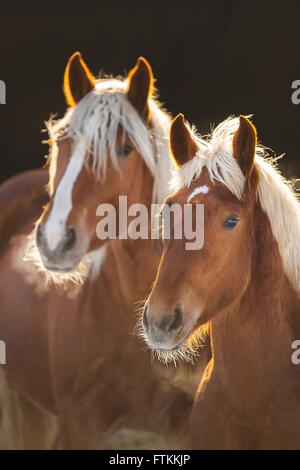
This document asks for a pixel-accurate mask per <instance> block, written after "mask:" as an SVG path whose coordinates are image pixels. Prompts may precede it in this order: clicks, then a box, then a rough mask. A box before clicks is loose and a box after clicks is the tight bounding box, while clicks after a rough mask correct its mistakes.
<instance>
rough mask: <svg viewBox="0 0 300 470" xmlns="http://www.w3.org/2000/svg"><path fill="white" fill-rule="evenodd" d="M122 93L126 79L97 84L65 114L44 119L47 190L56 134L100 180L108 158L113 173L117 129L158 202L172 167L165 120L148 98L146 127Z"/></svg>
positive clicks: (116, 165)
mask: <svg viewBox="0 0 300 470" xmlns="http://www.w3.org/2000/svg"><path fill="white" fill-rule="evenodd" d="M126 89H127V80H126V79H125V80H121V79H107V78H104V79H99V80H97V82H96V86H95V89H94V90H92V91H91V92H90V93H88V94H87V95H86V96H85V97H84V98H83V99H82V100H81V101H80V102H79V103H78V104H77V106H76V107H75V108H71V109H69V110H68V111H67V112H66V114H65V116H64V117H63V118H62V119H60V120H58V121H55V120H53V119H50V120H49V121H48V122H47V123H46V125H47V129H48V131H49V135H50V141H51V142H52V147H51V152H50V185H51V183H52V181H53V174H54V172H55V164H54V165H53V167H52V165H51V160H55V159H54V158H53V157H54V156H55V155H56V154H57V145H56V142H57V140H58V139H59V138H60V137H62V135H63V136H65V137H67V136H68V137H71V138H72V139H73V140H74V146H76V144H77V143H78V142H79V141H81V142H82V143H83V145H82V151H83V152H85V154H86V156H87V158H86V160H85V163H86V164H87V165H88V166H89V167H90V168H91V169H92V170H93V172H94V173H95V176H96V178H98V179H103V178H105V175H106V169H107V163H108V156H109V155H110V157H111V160H112V163H113V165H114V166H115V168H119V165H118V153H117V148H116V142H117V133H118V129H119V126H120V125H121V127H122V129H123V131H124V133H127V134H128V136H129V138H130V140H131V141H132V143H133V145H134V146H135V147H136V148H137V150H138V152H139V153H140V155H141V156H142V158H143V159H144V161H145V164H146V165H147V167H148V169H149V171H150V172H151V174H152V175H153V177H154V188H153V202H158V203H160V202H162V201H163V200H164V198H165V197H166V196H167V191H168V181H169V179H170V171H171V165H172V163H171V159H170V158H169V130H170V117H169V116H168V114H167V113H166V112H165V111H163V110H162V109H161V107H160V105H159V104H158V102H157V101H156V100H155V99H153V98H151V99H150V100H149V108H150V115H151V125H150V126H149V127H148V126H147V125H146V124H145V122H144V121H143V120H142V118H141V117H140V116H139V114H138V112H137V111H136V110H135V108H134V107H133V105H132V104H131V103H130V101H129V100H128V98H127V93H126Z"/></svg>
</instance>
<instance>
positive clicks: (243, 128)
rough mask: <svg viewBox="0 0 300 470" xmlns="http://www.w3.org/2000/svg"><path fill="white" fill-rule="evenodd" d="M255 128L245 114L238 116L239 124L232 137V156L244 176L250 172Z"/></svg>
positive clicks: (254, 145)
mask: <svg viewBox="0 0 300 470" xmlns="http://www.w3.org/2000/svg"><path fill="white" fill-rule="evenodd" d="M256 142H257V137H256V129H255V127H254V126H253V124H252V123H251V122H250V121H249V119H247V118H246V117H245V116H240V125H239V128H238V130H237V131H236V133H235V134H234V137H233V142H232V146H233V156H234V158H235V159H236V160H237V162H238V164H239V166H240V168H241V170H242V172H243V173H244V175H245V176H246V177H248V176H249V175H250V173H251V170H252V167H253V163H254V156H255V149H256Z"/></svg>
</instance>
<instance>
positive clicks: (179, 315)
mask: <svg viewBox="0 0 300 470" xmlns="http://www.w3.org/2000/svg"><path fill="white" fill-rule="evenodd" d="M182 322H183V312H182V308H181V307H176V308H175V310H174V319H173V321H172V322H171V323H170V324H169V326H168V328H167V330H168V332H170V331H173V330H178V328H179V327H180V326H181V325H182Z"/></svg>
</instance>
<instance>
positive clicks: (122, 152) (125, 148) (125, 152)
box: [119, 144, 133, 157]
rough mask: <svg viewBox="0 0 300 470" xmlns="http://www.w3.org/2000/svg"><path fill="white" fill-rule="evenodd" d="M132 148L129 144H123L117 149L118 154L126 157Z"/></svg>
mask: <svg viewBox="0 0 300 470" xmlns="http://www.w3.org/2000/svg"><path fill="white" fill-rule="evenodd" d="M132 150H133V148H132V147H131V145H128V144H126V145H123V147H121V148H120V150H119V155H120V156H121V157H128V156H129V155H130V154H131V152H132Z"/></svg>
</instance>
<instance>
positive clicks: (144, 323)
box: [143, 305, 149, 331]
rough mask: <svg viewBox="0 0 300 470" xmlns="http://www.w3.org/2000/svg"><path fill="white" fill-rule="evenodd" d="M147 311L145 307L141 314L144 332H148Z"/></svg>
mask: <svg viewBox="0 0 300 470" xmlns="http://www.w3.org/2000/svg"><path fill="white" fill-rule="evenodd" d="M147 310H148V307H147V305H145V308H144V312H143V327H144V329H145V331H148V330H149V322H148V318H147Z"/></svg>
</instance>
